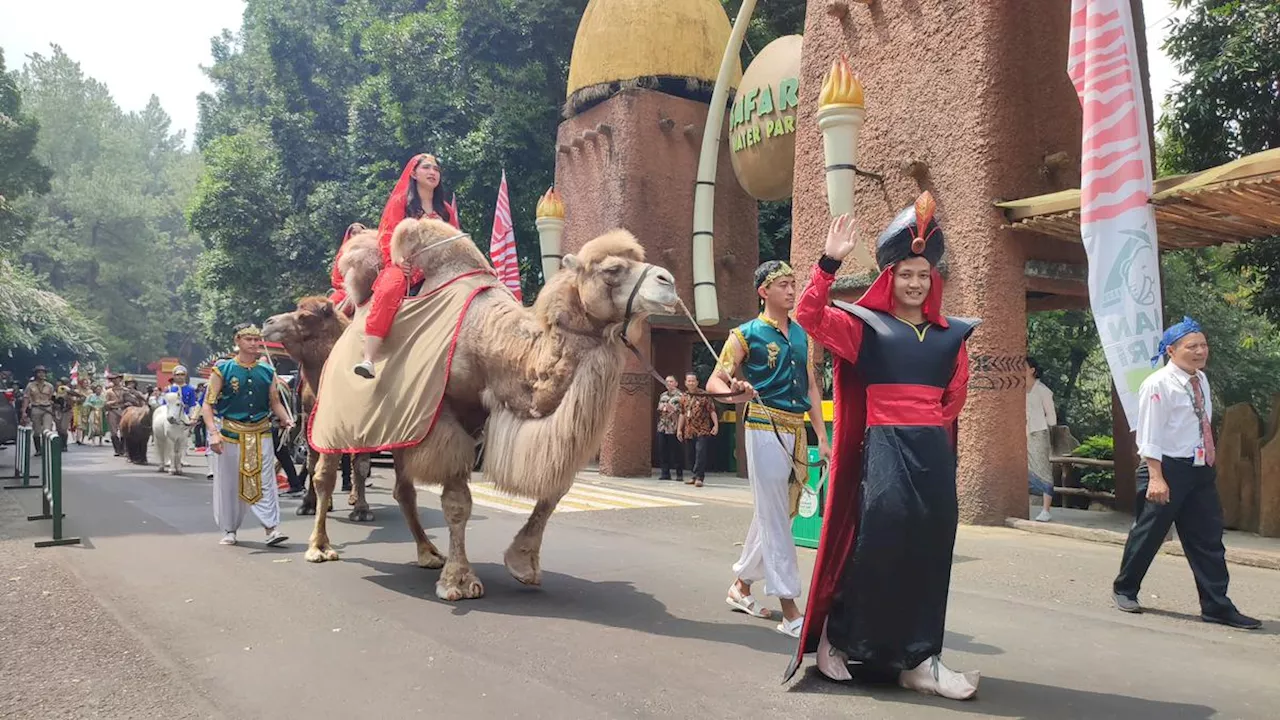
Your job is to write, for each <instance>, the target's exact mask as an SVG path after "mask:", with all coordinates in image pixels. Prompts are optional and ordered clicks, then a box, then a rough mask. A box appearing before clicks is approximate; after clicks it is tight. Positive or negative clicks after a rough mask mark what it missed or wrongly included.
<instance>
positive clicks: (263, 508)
mask: <svg viewBox="0 0 1280 720" xmlns="http://www.w3.org/2000/svg"><path fill="white" fill-rule="evenodd" d="M208 457H209V464H210V467H211V468H212V470H213V521H214V522H215V523H217V524H218V529H219V530H221V531H222V532H224V533H233V532H235V531H237V530H239V529H240V523H242V522H244V511H245V510H246V509H247V508H249V507H252V508H253V514H254V515H257V516H258V522H260V523H262V527H264V528H268V529H270V528H273V527H279V526H280V498H279V496H278V494H277V492H276V459H275V449H274V448H273V447H272V445H271V433H269V432H268V433H264V434H263V436H262V499H260V500H258V502H256V503H254V504H253V505H252V506H251V505H249V503H247V502H245V501H243V500H241V499H240V446H239V445H237V444H235V443H233V442H231V441H230V440H225V439H224V440H223V442H222V454H221V455H219V454H217V453H215V452H213V450H209V455H208Z"/></svg>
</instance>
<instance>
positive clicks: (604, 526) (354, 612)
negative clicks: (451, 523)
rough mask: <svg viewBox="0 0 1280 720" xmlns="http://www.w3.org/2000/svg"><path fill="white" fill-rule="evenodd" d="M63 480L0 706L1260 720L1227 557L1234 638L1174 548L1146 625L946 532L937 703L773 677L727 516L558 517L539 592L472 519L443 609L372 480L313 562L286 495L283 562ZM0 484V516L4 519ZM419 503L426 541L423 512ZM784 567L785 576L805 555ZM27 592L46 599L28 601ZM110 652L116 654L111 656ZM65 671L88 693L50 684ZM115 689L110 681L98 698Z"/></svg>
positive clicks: (120, 484) (1059, 568) (124, 493)
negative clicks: (365, 513)
mask: <svg viewBox="0 0 1280 720" xmlns="http://www.w3.org/2000/svg"><path fill="white" fill-rule="evenodd" d="M67 473H68V478H69V480H68V483H67V484H68V494H69V495H70V500H69V501H68V510H67V512H68V514H69V520H70V521H71V523H70V528H71V529H72V530H73V531H75V532H77V533H79V534H82V535H84V536H85V537H86V538H87V541H86V543H85V546H84V547H80V548H57V549H48V550H41V551H38V552H37V551H34V550H29V549H26V548H29V547H30V546H29V539H11V540H3V541H0V542H3V543H5V545H4V547H0V553H5V552H6V550H7V551H9V552H11V553H13V555H12V556H11V557H9V558H6V559H5V560H4V561H2V562H3V566H2V568H0V569H3V571H4V572H5V573H9V574H7V575H6V576H5V577H0V581H6V580H7V582H9V586H10V587H9V591H8V593H7V594H6V595H5V598H6V600H5V602H6V605H9V606H10V607H9V609H7V610H6V611H5V613H4V616H5V619H4V620H0V633H3V634H4V636H6V637H18V638H19V639H20V640H21V642H19V643H18V645H17V647H16V649H15V646H14V644H13V643H6V644H5V645H4V650H3V651H0V652H2V653H3V655H2V657H3V658H4V663H3V665H0V669H2V670H3V676H2V677H0V687H2V688H3V693H2V694H0V715H3V716H5V717H30V718H42V719H43V718H51V717H112V718H117V717H119V718H124V717H128V718H135V717H136V718H150V717H156V718H161V717H164V718H172V717H226V718H251V717H252V718H272V719H273V720H289V719H291V718H306V719H308V720H314V719H320V718H350V717H373V716H383V717H406V716H422V717H441V716H442V714H444V713H460V714H465V716H467V717H476V718H542V717H546V718H558V719H561V718H592V719H595V718H615V717H618V718H621V717H679V718H689V717H699V718H732V717H785V718H801V717H803V718H827V717H866V718H939V717H952V716H974V717H995V718H1019V717H1026V718H1089V719H1090V720H1094V719H1100V718H1127V719H1131V718H1159V719H1161V720H1166V719H1181V718H1187V719H1199V718H1219V717H1221V718H1270V717H1275V715H1276V713H1275V708H1276V707H1277V706H1280V683H1278V682H1277V681H1276V679H1275V677H1276V675H1275V668H1276V667H1277V661H1278V659H1280V635H1278V634H1277V632H1278V631H1280V573H1277V572H1274V571H1267V570H1259V569H1253V568H1243V567H1241V568H1234V567H1233V568H1232V575H1233V584H1232V587H1233V596H1234V598H1235V599H1236V601H1237V603H1238V604H1240V605H1241V607H1242V608H1243V609H1245V610H1246V611H1249V612H1251V613H1253V614H1257V615H1260V616H1262V617H1263V618H1264V619H1265V620H1267V621H1268V624H1267V627H1266V628H1265V629H1264V630H1263V631H1261V632H1255V633H1241V632H1237V631H1231V630H1227V629H1224V628H1220V627H1216V626H1208V625H1205V624H1203V623H1201V622H1199V621H1198V619H1196V618H1195V617H1194V616H1193V613H1194V612H1195V610H1196V606H1195V590H1194V587H1193V585H1192V583H1191V579H1190V573H1189V571H1188V570H1187V569H1186V566H1185V564H1184V563H1183V562H1182V561H1181V560H1179V559H1178V558H1171V557H1161V558H1159V559H1158V560H1157V563H1156V566H1155V568H1154V569H1153V571H1152V573H1151V576H1150V578H1149V580H1148V583H1147V587H1146V588H1144V592H1143V598H1142V600H1143V602H1144V603H1145V604H1146V605H1148V606H1149V607H1150V608H1151V609H1152V611H1151V612H1148V613H1147V614H1144V615H1139V616H1129V615H1123V614H1121V613H1118V612H1116V611H1115V610H1114V609H1112V608H1111V607H1110V604H1109V600H1108V595H1107V586H1108V581H1109V579H1110V577H1111V575H1112V574H1113V573H1114V571H1115V568H1116V563H1117V561H1118V553H1119V548H1114V547H1110V546H1102V545H1094V544H1089V543H1081V542H1077V541H1071V540H1065V539H1060V538H1052V537H1038V536H1032V535H1028V534H1023V533H1019V532H1017V531H1013V530H1007V529H985V528H965V529H962V531H961V534H960V540H959V542H958V545H957V548H956V563H955V571H954V580H953V584H952V586H953V591H952V595H951V607H950V612H949V618H950V622H949V627H950V632H949V633H948V635H947V655H946V657H947V659H948V662H949V663H950V664H951V665H952V666H953V667H958V668H962V669H968V668H978V669H980V670H982V672H983V680H982V687H981V691H980V695H979V698H978V699H977V700H975V701H973V702H969V703H954V702H948V701H943V700H937V699H930V698H923V697H918V696H916V695H914V694H911V693H907V692H905V691H900V690H898V689H896V688H893V687H877V686H866V685H854V686H851V687H844V686H836V685H833V684H831V683H828V682H826V681H824V680H823V679H822V678H821V677H820V676H818V675H817V673H816V671H814V670H813V669H812V667H811V666H810V669H809V670H808V671H807V672H806V673H805V674H804V676H803V677H802V678H801V679H800V680H798V681H797V682H795V683H793V684H792V685H791V686H789V687H783V686H781V685H780V684H779V681H780V679H781V674H782V671H783V669H784V667H785V665H786V664H787V659H788V654H789V652H790V650H791V648H792V641H791V640H789V639H787V638H785V637H783V636H781V635H778V634H776V633H775V632H774V631H773V630H772V627H773V623H769V622H766V621H757V620H751V619H749V618H746V617H745V616H742V615H736V614H733V613H730V612H728V610H727V608H726V607H725V605H724V602H723V597H724V590H725V588H726V587H727V586H728V584H729V582H730V579H731V578H730V571H729V565H730V564H731V563H732V561H733V560H734V559H735V558H736V556H737V552H738V548H737V547H736V546H735V543H736V542H737V541H739V540H740V536H741V534H742V532H743V530H744V529H745V527H746V524H747V522H748V520H749V516H750V511H749V510H748V509H746V508H743V507H740V506H732V505H725V504H719V503H704V504H698V505H683V504H681V505H668V506H664V507H647V508H638V509H599V508H590V507H586V506H584V508H583V509H581V510H580V511H578V512H573V513H563V514H558V515H557V516H556V517H555V518H554V519H553V521H552V523H551V526H550V529H549V531H548V535H547V541H546V546H545V548H544V552H543V569H544V586H543V588H541V589H529V588H525V587H523V586H521V585H519V584H518V583H517V582H515V581H514V580H512V579H510V578H509V577H508V576H507V575H506V572H505V570H504V569H503V568H502V567H501V553H502V550H503V549H504V548H505V547H506V544H507V542H508V541H509V539H510V538H511V536H512V535H513V534H514V533H515V532H516V530H517V529H518V527H519V526H520V524H521V523H522V521H523V516H522V515H520V514H519V513H517V512H512V511H509V510H506V509H500V508H499V507H477V508H476V512H475V517H474V519H473V522H472V523H471V532H470V534H469V536H468V544H469V550H470V555H471V558H472V560H473V562H475V563H476V567H477V572H478V573H479V574H480V577H481V579H482V580H483V581H484V582H485V584H486V587H487V591H488V596H487V597H486V598H485V599H483V600H479V601H474V602H467V603H462V604H457V605H450V604H446V603H443V602H440V601H438V600H436V599H435V597H434V594H433V587H434V582H435V578H436V573H435V572H432V571H426V570H421V569H418V568H417V567H415V566H413V565H412V564H411V563H410V561H411V560H412V557H413V546H412V543H411V542H410V541H409V539H408V536H407V533H406V532H405V531H404V529H403V525H402V521H401V519H400V516H399V512H398V511H397V510H396V509H395V508H394V506H393V504H392V501H391V498H390V496H389V494H388V493H387V492H386V491H385V489H384V488H385V481H380V483H379V484H380V485H381V486H382V487H379V488H375V489H374V490H373V491H372V494H371V501H372V503H373V504H374V507H375V510H377V512H378V517H377V520H376V521H375V522H374V523H371V524H365V525H357V524H354V523H348V522H346V521H345V520H341V521H338V522H334V523H333V524H332V525H331V530H330V532H331V535H332V537H333V539H334V541H335V543H336V544H337V546H338V547H339V549H340V551H341V552H342V553H343V560H342V561H341V562H338V563H331V564H325V565H320V566H315V565H309V564H307V563H306V562H304V561H303V559H302V550H303V541H304V540H305V537H306V535H307V533H308V531H309V522H308V520H309V519H305V518H295V517H294V516H293V515H292V514H291V513H292V510H293V508H294V507H295V506H296V501H286V503H287V506H286V510H287V511H288V512H289V513H290V514H289V515H288V521H287V524H286V530H287V532H288V533H289V534H290V535H292V536H293V538H294V541H291V542H290V544H289V546H288V547H287V548H285V549H282V550H277V551H273V550H269V549H266V548H264V547H262V546H261V545H260V537H261V536H260V535H259V533H260V532H261V531H260V529H258V528H254V527H251V526H250V525H249V523H250V522H252V519H251V518H250V519H249V520H248V521H247V522H246V526H245V529H244V531H243V532H242V533H241V538H242V540H243V541H245V542H243V543H242V544H241V545H240V546H239V547H234V548H227V547H221V546H218V545H217V538H218V536H217V534H216V533H214V532H213V528H212V520H211V511H210V505H209V503H210V489H209V485H208V483H207V482H206V481H205V480H204V479H203V472H200V473H199V475H200V476H199V477H196V475H197V473H192V476H191V477H188V478H186V479H176V478H172V477H169V476H167V475H159V474H157V473H154V472H151V471H147V470H141V469H137V468H133V467H132V466H128V465H125V464H124V463H123V462H121V461H119V460H116V459H113V458H111V457H110V453H109V452H103V451H98V450H91V451H83V450H81V451H73V452H71V453H70V454H69V455H68V457H67ZM8 493H9V494H8V495H6V496H5V499H3V500H0V502H8V503H9V506H10V507H12V504H13V500H12V498H13V497H14V495H13V493H14V491H8ZM588 495H589V493H584V494H583V497H587V496H588ZM645 495H649V496H655V497H661V494H660V493H659V494H657V495H655V493H654V492H646V493H645ZM20 498H21V502H22V503H23V504H24V505H26V506H27V509H28V510H30V509H32V508H33V507H34V505H35V503H36V498H35V493H29V494H22V495H21V496H20ZM420 498H421V503H422V505H423V509H422V514H423V518H424V522H425V524H426V526H427V528H428V531H429V532H430V533H431V534H432V535H433V536H435V537H437V538H439V537H442V536H443V535H444V521H443V517H442V515H441V513H440V511H439V506H438V498H437V497H436V496H435V495H433V494H432V493H429V492H423V493H420ZM682 498H683V499H686V501H687V498H684V496H682ZM493 504H494V505H497V503H496V502H495V503H493ZM605 504H606V505H608V504H609V503H605ZM636 504H642V503H636ZM0 507H4V506H3V505H0ZM14 514H15V513H13V512H10V513H9V519H10V520H12V519H13V517H12V516H14ZM3 519H4V516H0V521H2V520H3ZM32 525H35V524H34V523H33V524H32ZM6 526H8V525H6ZM19 545H21V546H22V547H23V548H24V549H21V550H19V548H18V546H19ZM19 552H21V553H25V554H23V555H17V553H19ZM15 558H16V559H15ZM32 558H34V560H33V559H32ZM50 558H53V559H54V560H53V561H51V560H50ZM801 558H802V563H803V565H804V566H805V569H806V570H805V571H806V573H807V568H808V567H810V566H811V563H812V554H811V553H810V552H808V551H802V555H801ZM37 561H38V562H39V563H41V565H39V566H38V567H37V566H35V565H32V564H30V563H34V562H37ZM15 562H17V563H28V564H26V565H24V567H26V568H27V570H24V571H22V572H19V571H18V570H16V569H14V568H15V567H16V566H14V565H13V563H15ZM32 571H34V572H32ZM13 577H19V578H20V579H19V580H16V581H15V580H12V578H13ZM46 585H48V586H55V592H52V593H51V594H45V595H42V594H41V593H42V592H47V590H45V589H42V588H45V586H46ZM50 597H53V598H63V600H64V601H63V602H60V603H54V602H52V601H51V600H49V598H50ZM72 598H74V599H75V601H74V602H71V599H72ZM15 608H17V610H16V611H15ZM33 608H38V612H35V611H33ZM62 614H65V616H66V618H65V620H63V619H59V618H60V617H61V615H62ZM35 615H40V616H41V617H43V618H44V619H43V620H40V621H39V622H36V621H35V620H34V619H33V617H34V616H35ZM24 618H25V620H24ZM26 620H31V622H27V621H26ZM32 628H34V630H33V629H32ZM32 633H37V634H38V636H36V637H32ZM41 638H43V644H42V645H41ZM37 648H39V651H37ZM17 652H21V653H22V656H21V658H19V659H15V653H17ZM125 652H127V653H130V654H136V655H137V656H138V657H136V660H134V661H132V662H133V664H129V663H123V662H119V658H120V657H123V656H122V655H121V653H125ZM112 658H114V660H112ZM140 675H141V677H139V676H140ZM71 676H75V677H80V676H83V677H86V678H89V679H88V680H86V681H84V682H79V683H71V682H69V681H65V680H63V681H61V682H52V681H50V678H57V679H63V678H67V677H71ZM41 678H43V679H41ZM113 679H114V680H113ZM113 682H114V683H115V684H114V685H113ZM128 682H133V683H134V685H135V686H136V687H134V686H129V687H130V688H131V691H130V692H128V693H125V692H112V691H111V690H110V688H112V687H116V688H121V687H125V686H124V685H123V684H124V683H128ZM86 685H87V686H90V687H85V686H86ZM148 688H150V689H148ZM51 690H52V691H53V693H52V695H51V697H52V699H51V700H47V701H45V703H44V704H43V705H38V706H37V705H33V704H32V698H33V696H35V695H36V694H37V693H38V692H48V691H51ZM138 695H141V696H142V697H144V698H147V699H148V700H147V701H146V702H143V701H141V700H139V699H138V697H137V696H138ZM86 708H87V709H88V710H86Z"/></svg>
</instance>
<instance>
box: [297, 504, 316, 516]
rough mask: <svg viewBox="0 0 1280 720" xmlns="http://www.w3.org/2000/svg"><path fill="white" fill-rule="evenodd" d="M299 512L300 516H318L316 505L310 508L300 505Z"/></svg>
mask: <svg viewBox="0 0 1280 720" xmlns="http://www.w3.org/2000/svg"><path fill="white" fill-rule="evenodd" d="M297 512H298V514H299V515H315V514H316V506H315V505H310V506H308V505H299V506H298V511H297Z"/></svg>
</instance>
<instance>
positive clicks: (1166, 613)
mask: <svg viewBox="0 0 1280 720" xmlns="http://www.w3.org/2000/svg"><path fill="white" fill-rule="evenodd" d="M1246 613H1247V611H1246ZM1142 614H1143V615H1155V616H1157V617H1166V618H1173V619H1175V620H1186V621H1187V622H1194V623H1203V622H1204V621H1203V620H1201V619H1200V616H1199V615H1192V614H1190V613H1180V612H1174V611H1173V610H1162V609H1160V608H1151V607H1147V606H1143V608H1142ZM1218 627H1221V628H1222V632H1224V633H1240V634H1242V635H1249V636H1251V637H1252V636H1254V635H1280V629H1277V627H1276V623H1275V622H1268V621H1267V620H1266V619H1263V621H1262V627H1260V628H1258V629H1257V630H1237V629H1235V628H1229V627H1225V626H1221V625H1220V626H1218Z"/></svg>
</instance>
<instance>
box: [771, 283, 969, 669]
mask: <svg viewBox="0 0 1280 720" xmlns="http://www.w3.org/2000/svg"><path fill="white" fill-rule="evenodd" d="M834 279H835V278H834V276H833V275H832V274H831V273H828V272H826V271H825V270H823V269H822V268H820V267H815V268H814V270H813V275H812V277H811V279H810V282H809V285H808V286H807V287H806V289H805V291H804V292H803V294H802V295H801V297H800V300H799V302H798V303H797V307H796V320H797V322H799V323H800V325H801V326H802V327H803V328H804V329H805V330H806V331H808V332H809V334H810V336H811V337H813V338H814V340H815V341H816V342H820V343H822V344H823V345H824V346H826V348H827V349H828V350H830V351H831V354H832V356H833V358H834V360H835V381H834V388H835V389H834V400H835V423H834V425H835V426H834V428H833V437H832V439H833V446H832V463H831V473H830V479H829V483H828V488H827V500H826V505H825V509H824V515H823V526H822V536H821V539H820V541H819V545H818V556H817V561H816V563H815V566H814V571H813V579H812V581H811V583H810V589H809V599H808V606H807V609H806V611H805V622H804V628H803V629H802V630H801V634H800V644H799V647H798V648H797V650H796V655H795V657H794V659H793V660H792V662H791V665H790V666H789V667H788V669H787V673H786V679H790V678H791V677H792V676H793V675H794V674H795V672H796V670H797V669H798V668H799V666H800V663H801V661H802V659H803V656H804V654H805V653H811V652H815V651H816V650H817V647H818V642H819V640H820V639H821V637H822V632H823V626H824V624H825V625H826V626H827V634H828V639H829V640H830V642H831V644H832V645H833V646H834V647H835V648H837V649H839V650H842V651H844V652H845V653H847V654H848V656H849V659H850V661H854V662H861V663H863V664H864V665H866V666H868V667H870V668H875V669H881V670H890V671H894V670H898V671H900V670H905V669H910V668H913V667H915V666H916V665H918V664H919V663H920V662H922V661H924V660H925V659H927V658H929V657H930V656H932V655H937V654H940V653H941V651H942V638H943V628H944V625H945V621H946V610H947V595H948V586H949V584H950V581H951V555H952V551H953V549H954V546H955V536H956V524H957V520H958V510H957V502H956V480H955V477H956V455H955V436H956V418H957V417H958V416H959V415H960V409H961V408H962V407H963V406H964V402H965V398H966V394H967V386H968V381H969V363H968V352H967V350H966V340H967V338H968V336H969V334H970V333H971V332H972V331H973V328H974V327H976V325H977V321H973V320H963V319H957V318H946V317H944V316H943V315H942V314H941V311H940V309H941V298H942V278H941V276H940V275H939V274H938V273H937V271H936V270H935V271H934V272H933V283H932V286H931V289H930V292H929V295H928V297H927V299H926V301H925V305H924V314H925V318H926V320H927V322H926V323H925V324H924V325H921V326H918V327H917V326H913V325H911V324H909V323H907V322H906V321H904V320H901V319H899V318H897V317H895V316H894V315H892V314H891V313H892V309H893V299H892V298H893V294H892V287H893V276H892V268H891V267H889V268H886V269H885V270H884V272H882V273H881V275H880V277H879V278H878V279H877V280H876V281H875V283H874V284H873V285H872V286H871V288H870V289H869V290H868V291H867V293H866V294H865V295H863V297H862V298H861V299H859V300H858V302H857V303H856V304H854V305H849V304H846V303H836V304H835V305H832V304H830V303H829V302H828V294H829V292H830V289H831V284H832V281H833V280H834Z"/></svg>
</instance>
